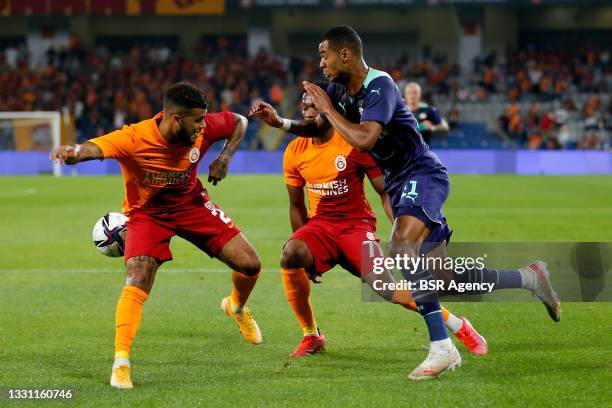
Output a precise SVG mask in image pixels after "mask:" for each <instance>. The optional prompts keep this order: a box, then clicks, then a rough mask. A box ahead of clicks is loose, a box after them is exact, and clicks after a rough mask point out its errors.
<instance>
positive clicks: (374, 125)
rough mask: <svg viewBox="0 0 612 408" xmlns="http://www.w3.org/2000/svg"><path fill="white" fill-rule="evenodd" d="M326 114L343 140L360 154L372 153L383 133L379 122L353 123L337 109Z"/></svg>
mask: <svg viewBox="0 0 612 408" xmlns="http://www.w3.org/2000/svg"><path fill="white" fill-rule="evenodd" d="M325 114H326V115H327V119H328V120H329V122H330V124H331V125H332V126H333V127H334V129H336V130H337V131H338V133H340V135H341V136H342V138H343V139H344V140H346V141H347V143H348V144H350V145H351V146H353V147H354V148H355V149H357V150H358V151H360V152H368V151H370V149H372V147H374V144H375V143H376V140H378V136H379V135H380V133H381V132H382V126H380V124H379V123H378V122H361V123H351V122H349V121H348V120H346V119H345V118H344V116H342V115H341V114H340V112H338V111H337V110H335V109H330V110H329V111H328V112H326V113H325Z"/></svg>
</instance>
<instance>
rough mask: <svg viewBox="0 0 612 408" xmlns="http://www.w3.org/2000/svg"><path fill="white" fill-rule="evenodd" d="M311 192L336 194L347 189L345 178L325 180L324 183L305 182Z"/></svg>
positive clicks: (325, 194)
mask: <svg viewBox="0 0 612 408" xmlns="http://www.w3.org/2000/svg"><path fill="white" fill-rule="evenodd" d="M305 187H306V188H307V189H308V190H309V191H310V192H311V193H313V194H318V195H322V196H337V195H342V194H346V193H348V191H349V186H348V181H347V180H346V179H342V180H334V181H327V182H325V183H306V186H305Z"/></svg>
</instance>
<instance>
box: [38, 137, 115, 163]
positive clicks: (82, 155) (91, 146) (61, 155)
mask: <svg viewBox="0 0 612 408" xmlns="http://www.w3.org/2000/svg"><path fill="white" fill-rule="evenodd" d="M103 158H104V155H103V154H102V150H101V149H100V148H99V147H98V145H97V144H95V143H92V142H85V143H83V144H80V145H79V144H73V145H62V146H60V147H58V148H57V149H55V150H53V151H52V152H51V154H50V155H49V159H50V160H51V161H54V160H59V162H60V163H61V164H77V163H80V162H84V161H88V160H94V159H99V160H102V159H103Z"/></svg>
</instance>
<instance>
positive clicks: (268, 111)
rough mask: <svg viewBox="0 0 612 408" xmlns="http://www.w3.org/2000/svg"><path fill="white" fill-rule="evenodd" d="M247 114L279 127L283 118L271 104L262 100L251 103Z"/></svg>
mask: <svg viewBox="0 0 612 408" xmlns="http://www.w3.org/2000/svg"><path fill="white" fill-rule="evenodd" d="M249 116H254V117H256V118H260V119H261V120H263V121H264V122H266V123H267V124H268V125H270V126H272V127H281V126H282V125H283V120H282V119H281V117H280V116H279V115H278V113H277V112H276V110H275V109H274V108H273V107H272V105H270V104H269V103H266V102H263V101H260V102H256V103H255V104H254V105H253V107H252V108H251V110H250V111H249Z"/></svg>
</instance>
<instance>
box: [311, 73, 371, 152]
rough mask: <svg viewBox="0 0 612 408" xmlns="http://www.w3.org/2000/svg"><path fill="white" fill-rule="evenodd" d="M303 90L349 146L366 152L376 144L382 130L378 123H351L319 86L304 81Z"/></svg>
mask: <svg viewBox="0 0 612 408" xmlns="http://www.w3.org/2000/svg"><path fill="white" fill-rule="evenodd" d="M304 90H305V91H306V93H308V95H310V96H311V97H312V100H313V102H314V104H315V106H316V107H317V109H319V112H321V113H323V114H325V116H326V117H327V120H328V121H329V123H330V124H331V126H333V127H334V129H336V130H337V131H338V132H339V133H340V135H341V136H342V137H343V138H344V140H346V141H347V142H348V143H349V144H350V145H351V146H353V147H354V148H355V149H357V150H358V151H360V152H367V151H369V150H370V149H371V148H372V147H373V146H374V144H376V141H377V140H378V136H379V135H380V133H381V132H382V130H383V129H382V126H381V125H380V123H378V122H370V121H364V122H361V123H351V122H349V121H348V120H346V119H345V118H344V116H342V114H340V112H338V111H337V110H336V109H335V108H334V106H333V104H332V102H331V100H330V99H329V96H328V95H327V92H325V91H324V90H323V89H321V88H320V87H319V86H317V85H315V84H312V83H310V82H307V81H304Z"/></svg>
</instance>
